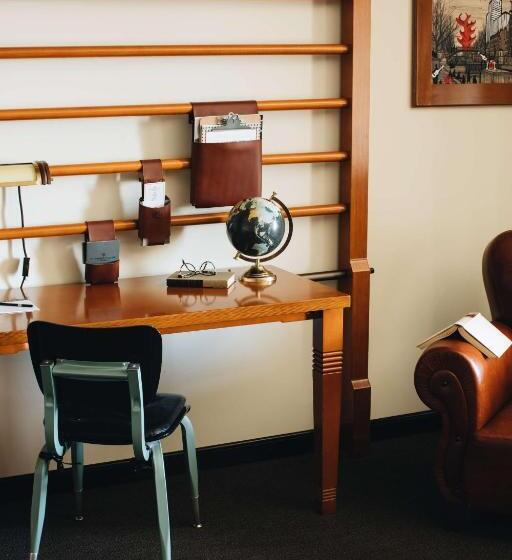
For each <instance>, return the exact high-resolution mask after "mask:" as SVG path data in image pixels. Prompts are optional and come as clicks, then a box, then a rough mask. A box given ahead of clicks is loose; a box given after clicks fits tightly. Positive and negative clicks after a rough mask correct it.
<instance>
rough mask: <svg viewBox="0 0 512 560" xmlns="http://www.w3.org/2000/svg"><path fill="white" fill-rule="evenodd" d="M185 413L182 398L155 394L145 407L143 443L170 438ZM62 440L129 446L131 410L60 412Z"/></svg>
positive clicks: (180, 396)
mask: <svg viewBox="0 0 512 560" xmlns="http://www.w3.org/2000/svg"><path fill="white" fill-rule="evenodd" d="M186 413H187V406H186V400H185V397H184V396H182V395H168V394H158V395H156V397H155V398H154V399H153V400H152V401H151V402H149V403H147V404H146V405H145V406H144V421H145V424H146V434H145V435H146V441H148V442H149V441H157V440H159V439H163V438H165V437H167V436H168V435H170V434H171V433H172V432H173V431H174V430H175V429H176V428H177V427H178V425H179V423H180V422H181V420H182V418H183V416H185V414H186ZM59 435H60V440H61V441H81V442H84V443H96V444H102V445H125V444H131V443H132V435H131V416H130V411H129V410H127V411H126V413H122V412H118V411H112V410H108V409H106V410H98V409H97V408H94V409H91V410H90V411H88V410H87V409H83V410H81V411H80V412H79V413H78V412H77V411H76V410H66V407H65V406H62V407H61V408H60V409H59Z"/></svg>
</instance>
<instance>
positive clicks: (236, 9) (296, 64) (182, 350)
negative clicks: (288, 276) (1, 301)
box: [0, 0, 339, 476]
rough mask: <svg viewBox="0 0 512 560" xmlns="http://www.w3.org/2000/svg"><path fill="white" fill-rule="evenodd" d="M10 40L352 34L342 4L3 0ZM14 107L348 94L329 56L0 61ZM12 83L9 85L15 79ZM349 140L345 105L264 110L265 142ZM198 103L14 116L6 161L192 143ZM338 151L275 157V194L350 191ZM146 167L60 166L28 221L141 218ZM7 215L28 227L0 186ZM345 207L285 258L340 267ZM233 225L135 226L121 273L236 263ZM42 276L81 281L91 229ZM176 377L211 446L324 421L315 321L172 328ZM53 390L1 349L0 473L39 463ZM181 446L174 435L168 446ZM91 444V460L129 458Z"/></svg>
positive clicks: (6, 259) (308, 200) (13, 279)
mask: <svg viewBox="0 0 512 560" xmlns="http://www.w3.org/2000/svg"><path fill="white" fill-rule="evenodd" d="M0 21H2V37H1V39H0V42H1V44H2V45H5V46H7V45H30V44H32V45H45V44H47V45H51V44H53V45H58V44H64V45H65V44H76V45H80V44H130V43H131V44H152V43H153V44H158V43H163V44H173V43H223V42H227V43H244V42H248V43H251V42H254V43H256V42H291V43H293V42H297V43H302V42H303V43H315V42H334V43H335V42H338V41H339V25H338V24H339V6H338V4H337V2H332V1H324V0H320V1H317V2H309V1H302V0H300V1H298V2H289V0H273V1H272V2H270V1H269V0H251V1H250V2H238V1H236V0H216V1H215V2H211V0H194V1H193V2H187V1H181V2H168V1H164V0H150V1H145V2H138V1H135V0H123V1H122V2H121V1H114V0H102V1H99V0H92V1H91V0H90V1H87V2H86V1H83V0H81V1H66V2H63V1H61V0H46V1H45V2H39V1H36V0H34V1H28V0H27V1H23V2H20V1H14V0H12V1H11V0H8V1H3V2H1V3H0ZM0 76H1V77H2V78H1V83H2V87H0V107H24V106H26V107H29V106H39V107H44V106H52V105H53V106H59V105H61V106H73V105H96V104H97V105H100V104H136V103H160V102H168V103H173V102H180V101H194V100H196V101H207V100H216V99H220V100H222V99H244V98H245V99H254V98H255V99H287V98H289V99H298V98H314V97H336V96H337V95H338V94H339V80H338V76H339V74H338V64H337V61H336V59H335V58H331V59H329V58H327V57H316V58H315V59H313V57H231V58H229V57H210V58H204V57H201V58H191V57H183V58H138V59H137V58H127V59H120V58H117V59H82V60H80V59H75V60H73V59H69V60H65V59H56V60H39V61H37V60H20V61H0ZM6 85H7V86H6ZM336 149H338V119H337V113H336V111H332V112H329V111H319V112H311V111H299V112H274V113H266V114H265V140H264V151H265V152H266V153H284V152H307V151H322V150H336ZM189 150H190V131H189V125H188V123H187V118H186V117H166V118H164V117H161V118H160V117H158V118H117V119H83V120H60V121H58V120H56V121H32V122H12V123H6V122H4V123H0V154H1V156H0V159H1V161H5V162H16V161H30V160H34V159H45V160H47V161H48V162H50V163H51V164H56V163H74V162H77V163H78V162H94V161H116V160H136V159H141V158H142V159H143V158H151V157H173V156H184V155H185V156H186V155H188V153H189ZM338 170H339V166H338V165H336V164H325V165H324V164H320V165H315V166H311V165H294V166H272V167H266V168H265V170H264V193H265V194H270V193H271V192H272V191H273V190H276V191H277V192H278V193H279V195H280V196H281V197H282V198H283V199H284V200H285V201H286V202H287V203H288V204H289V205H291V206H293V205H307V204H325V203H329V202H333V201H336V200H337V190H338ZM188 184H189V173H188V172H174V173H169V174H168V175H167V190H168V194H169V195H170V196H171V198H172V200H173V205H174V212H176V213H182V214H187V213H192V212H194V211H196V210H195V209H194V208H192V207H191V206H190V205H189V198H188ZM139 190H140V187H139V185H138V183H137V180H136V177H135V176H130V175H123V176H121V177H116V176H111V175H107V176H90V177H87V176H86V177H78V178H67V179H66V178H57V179H55V181H54V183H53V185H52V186H51V187H49V188H44V189H43V188H41V189H26V191H25V193H24V200H25V206H26V220H27V224H31V225H36V224H52V223H67V222H82V221H84V220H85V219H89V220H94V219H109V218H133V217H134V216H135V215H136V211H137V199H138V196H139ZM0 196H2V197H3V198H2V199H1V200H0V203H1V205H2V210H1V211H0V226H1V227H5V226H7V227H9V226H15V225H18V220H19V216H18V209H17V202H16V192H15V190H9V191H5V190H4V191H2V192H0ZM336 222H337V220H336V218H332V217H325V218H324V217H320V218H311V219H310V218H305V219H301V220H297V224H296V225H297V231H296V234H295V236H294V239H293V241H292V245H291V247H290V249H289V250H288V251H287V252H286V254H284V255H283V256H282V257H281V258H279V259H278V260H277V261H276V264H278V265H280V266H282V267H284V268H288V269H290V270H292V271H296V272H307V271H314V270H329V269H333V268H336V264H337V262H336V246H337V241H336V235H337V228H336ZM224 229H225V228H224V226H222V225H208V226H200V227H198V226H195V227H190V228H183V229H173V231H172V241H171V244H170V245H168V246H165V247H150V248H141V247H140V246H139V245H138V242H137V237H136V232H128V233H125V234H121V235H119V237H120V239H121V251H122V254H121V276H123V277H130V276H139V275H151V274H165V273H168V272H171V271H173V270H175V269H176V267H177V266H178V263H179V262H180V261H181V258H182V257H186V258H187V259H189V260H190V261H191V262H195V263H200V262H201V261H202V260H204V259H206V258H209V259H210V260H213V261H214V262H215V263H216V264H217V265H218V266H226V265H233V264H234V262H233V260H232V257H233V255H234V250H233V248H232V247H231V246H230V245H229V242H228V240H227V237H226V235H225V231H224ZM28 249H29V252H30V255H31V256H32V258H33V262H32V267H33V270H32V273H31V277H30V280H29V284H31V285H41V284H55V283H65V282H76V281H81V280H82V278H83V277H82V274H83V265H82V264H81V259H80V250H81V239H80V238H79V237H62V238H56V239H45V240H31V241H29V242H28ZM20 255H21V246H20V242H19V241H14V242H12V243H11V242H8V243H6V242H4V243H2V244H1V245H0V281H1V283H2V284H3V285H4V286H17V285H18V282H19V271H18V267H19V257H20ZM164 340H165V356H164V368H163V370H164V371H163V375H162V382H161V390H163V391H177V392H178V391H181V392H183V393H184V394H186V395H187V397H188V400H189V402H190V403H191V405H192V407H193V408H192V414H191V416H192V419H193V421H194V423H195V425H196V430H197V436H198V443H199V445H210V444H216V443H223V442H231V441H237V440H244V439H249V438H255V437H261V436H267V435H274V434H282V433H287V432H294V431H298V430H304V429H308V428H310V427H311V426H312V399H311V391H312V388H311V365H310V364H311V324H309V323H304V324H289V325H263V326H255V327H244V328H237V329H230V330H218V331H210V332H207V333H190V334H180V335H174V336H167V337H165V339H164ZM41 405H42V402H41V395H40V394H39V393H38V390H37V389H36V385H35V382H34V378H33V372H32V371H31V367H30V363H29V359H28V355H27V354H26V353H24V354H18V355H15V356H7V357H2V358H0V476H9V475H15V474H19V473H26V472H30V471H31V470H32V469H33V463H34V459H35V457H36V452H37V449H38V447H39V446H40V444H41V442H42V429H41V413H42V406H41ZM177 446H178V441H177V439H176V438H174V439H172V441H170V442H168V443H167V444H166V450H171V449H175V448H176V447H177ZM129 453H130V450H129V449H128V448H123V449H119V448H117V449H116V448H109V447H106V448H102V447H91V448H89V449H87V450H86V456H87V460H88V461H89V462H98V461H103V460H112V459H116V458H121V457H124V456H128V455H129Z"/></svg>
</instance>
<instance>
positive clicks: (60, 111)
mask: <svg viewBox="0 0 512 560" xmlns="http://www.w3.org/2000/svg"><path fill="white" fill-rule="evenodd" d="M347 105H348V101H347V100H346V99H339V98H329V99H287V100H271V101H258V109H259V110H260V111H295V110H308V109H309V110H317V109H342V108H343V107H346V106H347ZM191 111H192V104H191V103H161V104H156V105H106V106H91V107H37V108H32V109H30V108H29V109H26V108H20V109H0V121H27V120H42V119H83V118H97V117H150V116H155V115H187V114H189V113H190V112H191Z"/></svg>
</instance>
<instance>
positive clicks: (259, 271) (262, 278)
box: [235, 193, 293, 286]
mask: <svg viewBox="0 0 512 560" xmlns="http://www.w3.org/2000/svg"><path fill="white" fill-rule="evenodd" d="M269 200H272V201H273V202H275V203H276V204H277V205H278V206H279V207H280V208H281V210H282V211H283V213H284V214H285V215H286V217H287V218H288V236H287V237H286V241H285V242H284V243H283V245H282V246H281V248H280V249H278V250H277V251H276V252H275V253H273V254H272V255H269V256H267V257H265V258H263V259H261V258H252V257H246V256H245V255H244V254H242V253H241V252H240V251H239V252H238V253H237V254H236V255H235V259H242V260H244V261H246V262H250V263H253V265H252V266H251V268H250V269H249V270H248V271H247V272H246V273H245V274H243V276H242V277H241V278H240V281H241V282H242V283H243V284H247V285H252V286H271V285H272V284H273V283H274V282H275V281H276V275H275V274H274V273H273V272H271V271H270V270H268V269H267V268H265V267H264V266H263V265H262V264H261V263H263V262H267V261H270V260H272V259H275V258H276V257H277V256H279V255H280V254H281V253H282V252H283V251H284V250H285V249H286V248H287V247H288V245H289V244H290V241H291V239H292V234H293V218H292V215H291V214H290V211H289V210H288V208H287V206H286V205H285V204H284V203H283V202H281V201H280V200H279V199H278V198H277V197H276V193H273V194H272V196H271V197H270V199H269Z"/></svg>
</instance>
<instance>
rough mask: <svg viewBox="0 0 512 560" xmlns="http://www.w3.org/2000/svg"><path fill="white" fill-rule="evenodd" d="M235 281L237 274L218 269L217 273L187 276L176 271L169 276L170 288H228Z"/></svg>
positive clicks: (168, 284)
mask: <svg viewBox="0 0 512 560" xmlns="http://www.w3.org/2000/svg"><path fill="white" fill-rule="evenodd" d="M234 283H235V274H234V273H233V272H232V271H231V270H218V271H216V272H215V274H200V273H199V274H194V275H193V276H187V275H186V274H183V273H182V272H174V273H173V274H171V275H170V276H169V277H168V278H167V287H168V288H217V289H228V288H230V287H231V286H232V285H233V284H234Z"/></svg>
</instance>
